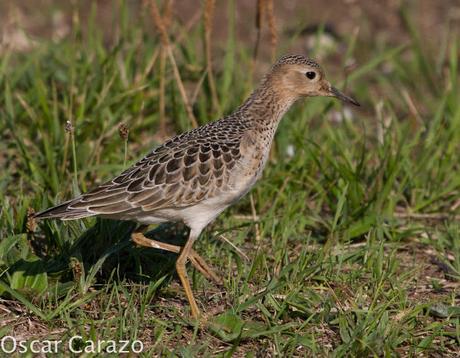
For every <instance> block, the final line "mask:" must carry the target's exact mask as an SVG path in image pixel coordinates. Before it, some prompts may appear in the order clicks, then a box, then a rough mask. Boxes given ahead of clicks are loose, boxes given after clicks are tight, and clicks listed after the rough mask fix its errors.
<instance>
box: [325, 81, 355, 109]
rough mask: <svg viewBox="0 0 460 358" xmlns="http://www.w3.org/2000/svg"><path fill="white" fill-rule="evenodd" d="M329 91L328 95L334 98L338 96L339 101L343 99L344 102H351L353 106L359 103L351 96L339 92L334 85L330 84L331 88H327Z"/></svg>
mask: <svg viewBox="0 0 460 358" xmlns="http://www.w3.org/2000/svg"><path fill="white" fill-rule="evenodd" d="M329 93H330V96H331V97H335V98H338V99H340V100H341V101H344V102H347V103H351V104H354V105H355V106H360V104H359V103H358V102H357V101H356V100H354V99H353V98H351V97H348V96H346V95H344V94H343V93H342V92H340V91H339V90H338V89H337V88H335V87H332V86H331V89H330V90H329Z"/></svg>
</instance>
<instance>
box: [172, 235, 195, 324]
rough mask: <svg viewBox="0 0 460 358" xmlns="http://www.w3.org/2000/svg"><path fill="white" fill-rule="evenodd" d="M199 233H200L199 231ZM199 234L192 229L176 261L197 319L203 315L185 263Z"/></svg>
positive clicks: (191, 308) (178, 273) (178, 272)
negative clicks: (194, 294)
mask: <svg viewBox="0 0 460 358" xmlns="http://www.w3.org/2000/svg"><path fill="white" fill-rule="evenodd" d="M198 234H199V233H198ZM198 234H196V233H194V232H193V230H191V231H190V235H189V238H188V240H187V242H186V243H185V246H184V247H183V249H182V251H181V253H180V255H179V258H178V259H177V261H176V272H177V275H178V276H179V278H180V281H181V282H182V286H183V287H184V291H185V295H186V296H187V299H188V302H189V304H190V310H191V311H192V316H193V318H195V319H198V318H199V317H200V315H201V313H200V310H199V308H198V305H197V304H196V301H195V296H193V292H192V288H191V287H190V281H189V279H188V276H187V271H186V270H185V264H186V263H187V259H188V258H189V257H190V253H191V251H192V246H193V243H194V242H195V240H196V238H197V237H198Z"/></svg>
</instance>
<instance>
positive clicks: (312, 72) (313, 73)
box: [305, 71, 316, 80]
mask: <svg viewBox="0 0 460 358" xmlns="http://www.w3.org/2000/svg"><path fill="white" fill-rule="evenodd" d="M305 76H307V78H308V79H310V80H312V79H314V78H315V77H316V72H314V71H308V72H307V73H305Z"/></svg>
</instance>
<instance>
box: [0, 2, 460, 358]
mask: <svg viewBox="0 0 460 358" xmlns="http://www.w3.org/2000/svg"><path fill="white" fill-rule="evenodd" d="M94 11H95V10H94ZM94 11H93V13H94ZM401 12H402V17H403V19H404V20H405V21H404V23H405V26H406V29H407V33H408V34H409V35H410V40H409V41H407V42H406V43H404V44H402V45H401V46H399V45H398V46H396V45H394V44H389V43H381V42H379V41H375V42H368V41H365V40H364V39H360V38H350V39H349V42H348V49H347V50H346V51H345V52H344V53H343V54H341V61H343V62H342V63H337V62H333V61H328V59H327V58H326V59H325V60H324V61H323V62H324V63H325V67H326V71H327V73H329V78H330V80H331V82H333V83H336V84H340V81H341V80H344V78H343V75H341V74H340V71H337V69H341V68H345V66H344V65H343V64H344V63H345V62H346V61H347V60H348V59H351V58H354V59H355V60H356V61H357V63H358V65H357V67H356V69H354V70H353V71H351V72H350V71H349V74H348V77H347V79H346V85H347V88H348V92H353V94H354V96H355V97H356V98H357V99H359V101H360V102H361V104H362V108H361V109H359V110H357V111H355V110H353V112H352V114H351V116H352V119H349V118H348V117H349V116H350V114H349V113H348V114H347V112H346V111H345V110H344V109H343V108H342V105H341V104H340V103H338V102H333V101H332V100H328V99H310V100H307V101H305V102H302V103H299V104H297V105H295V107H294V108H293V109H292V110H291V111H290V112H289V113H288V114H287V115H286V118H285V119H284V120H283V121H282V123H281V125H280V128H279V130H278V133H277V136H276V143H275V149H274V151H273V153H272V157H271V160H270V163H269V165H268V167H267V169H266V171H265V172H264V176H263V179H262V180H261V182H260V183H259V184H258V186H257V187H256V188H255V189H254V190H253V191H252V194H251V195H252V199H253V203H254V206H253V207H251V201H250V199H249V196H247V197H246V198H244V199H243V200H242V201H241V202H240V203H239V204H238V205H236V206H234V207H232V208H231V209H229V210H227V211H226V212H225V213H224V214H222V215H221V216H220V217H219V218H218V219H217V220H216V221H215V222H214V223H213V224H212V225H211V226H210V227H209V228H208V230H207V231H206V232H205V233H204V234H203V237H202V238H201V239H200V240H199V241H198V242H197V243H196V246H195V248H196V250H197V251H198V252H200V253H201V254H202V255H203V256H204V257H206V258H207V259H208V260H209V262H210V263H212V264H213V266H214V267H215V268H216V270H217V272H219V274H220V275H221V276H222V278H223V280H224V287H223V288H219V287H216V286H214V285H213V284H212V283H210V282H207V281H206V280H205V279H204V278H203V277H201V276H200V275H199V274H198V273H196V272H194V271H193V269H192V268H189V272H190V276H191V278H192V280H193V287H194V292H195V295H196V297H197V299H198V301H199V305H200V306H201V308H202V309H203V310H204V311H205V312H206V313H207V314H209V316H210V317H211V318H210V322H209V324H208V326H206V327H205V328H199V327H197V326H196V325H195V324H194V322H193V321H191V320H190V319H189V318H188V317H189V310H188V305H187V303H186V300H185V296H184V294H183V292H182V290H181V287H180V285H179V283H178V281H177V279H176V277H175V275H174V259H175V256H174V255H172V254H164V253H161V252H158V251H155V250H146V249H140V248H136V247H133V246H132V244H131V243H130V241H129V235H130V233H131V232H132V230H133V229H134V227H135V225H134V224H133V223H128V222H115V221H109V220H100V219H87V220H80V221H75V222H57V221H44V222H40V223H38V224H37V223H34V222H32V221H30V220H29V221H28V220H27V214H28V212H30V210H31V209H32V208H33V209H34V210H40V209H44V208H46V207H49V206H51V205H53V204H56V203H58V202H60V201H62V200H64V199H67V198H70V197H72V196H74V195H77V194H78V193H80V192H82V191H85V190H87V189H89V188H91V187H93V186H94V185H96V184H97V183H100V182H101V181H103V180H105V179H108V178H110V177H111V176H112V175H114V174H117V173H118V172H120V171H121V170H122V169H123V168H124V167H125V166H126V165H127V164H125V162H126V161H127V163H128V164H129V163H131V162H132V161H134V160H135V159H137V158H139V157H140V156H142V155H143V154H144V153H146V152H147V151H148V150H149V149H151V148H152V146H154V145H155V141H156V143H159V142H160V141H161V140H162V138H159V137H158V136H155V134H156V131H157V129H158V128H159V127H160V126H161V123H160V115H159V112H158V106H159V101H160V97H161V96H165V106H166V108H165V113H166V119H167V128H168V130H169V131H170V132H177V133H179V132H182V131H185V130H187V129H190V128H191V125H192V124H191V122H190V120H189V116H188V114H187V109H186V107H185V106H184V102H183V101H182V97H181V93H180V92H179V89H178V86H177V85H176V84H177V81H176V79H177V78H176V77H175V75H174V72H173V68H172V67H171V65H170V63H169V62H167V61H166V64H163V66H166V67H165V70H164V71H162V72H161V73H164V77H163V78H159V77H158V76H157V73H158V71H159V66H160V59H159V57H158V49H159V47H160V38H159V37H158V36H157V35H155V36H152V35H149V34H148V32H147V31H146V29H147V28H148V27H149V26H151V21H152V20H151V18H150V17H149V14H148V12H146V15H145V18H143V21H137V22H136V21H134V20H133V19H132V18H131V17H130V16H128V12H127V9H126V8H125V7H124V6H123V5H121V7H120V14H121V15H120V19H116V21H115V20H114V33H115V34H116V36H115V40H114V42H113V45H111V46H104V45H103V40H102V37H103V36H102V33H101V32H100V29H98V28H97V26H96V25H95V23H94V16H92V17H91V18H90V19H89V20H88V25H87V26H89V31H88V32H87V35H85V36H84V35H83V33H82V30H83V28H84V26H86V24H81V23H80V22H75V23H74V24H73V32H72V35H71V36H70V37H68V38H66V39H64V40H61V41H59V42H45V43H40V44H39V45H38V46H37V47H35V48H34V49H33V50H31V51H30V52H28V53H26V54H18V53H12V52H6V53H4V54H3V56H2V57H1V59H0V87H1V89H2V90H1V95H0V117H1V120H0V163H1V165H2V168H3V170H2V171H1V172H0V188H1V190H0V207H1V209H0V238H1V239H0V275H1V276H0V297H1V298H0V308H1V309H2V310H1V313H0V321H1V322H2V324H1V327H2V328H0V337H4V336H7V335H12V336H17V337H22V338H24V339H26V340H27V341H29V344H30V342H31V340H32V339H36V338H39V339H61V340H63V341H68V340H69V339H70V338H71V337H72V336H75V335H80V336H81V337H82V340H81V341H80V342H79V343H78V344H80V346H81V347H84V341H86V340H88V339H92V340H97V339H105V340H109V339H113V340H130V341H134V340H141V341H142V342H143V344H144V352H143V355H144V356H146V357H147V356H151V355H166V356H176V355H179V356H190V357H191V356H197V355H204V356H208V355H222V356H232V355H237V356H243V355H247V356H259V355H260V356H266V355H282V356H313V355H315V356H337V357H342V356H393V355H400V356H418V355H426V356H430V355H442V356H456V354H458V352H459V343H460V322H459V320H460V305H459V298H458V297H459V279H460V234H459V233H460V230H459V227H460V223H459V222H460V161H459V159H458V153H460V104H459V101H458V98H460V88H459V75H458V59H459V57H458V46H459V41H458V34H457V33H455V32H453V31H448V30H446V36H445V41H443V42H442V43H441V44H440V48H439V49H437V50H436V51H429V49H427V48H425V47H424V44H423V43H422V42H421V41H420V34H419V33H418V31H417V29H416V27H414V25H413V24H412V22H411V13H410V11H408V10H407V9H404V8H402V9H401ZM234 13H235V8H234V4H233V2H229V5H228V14H229V17H230V20H229V22H228V34H227V36H228V37H227V41H226V42H225V43H222V44H218V47H220V48H222V49H223V50H225V55H223V56H221V57H217V56H215V57H214V59H213V67H214V71H215V72H214V81H213V82H212V83H215V89H213V90H215V91H216V93H215V94H214V95H212V90H211V87H210V85H209V83H210V81H207V80H206V81H205V80H204V79H205V78H206V68H210V66H209V65H208V64H207V62H206V61H209V58H208V59H206V58H205V56H203V54H202V52H201V49H197V46H196V43H197V42H199V41H204V36H209V38H210V35H209V34H208V35H205V34H204V33H203V31H202V28H200V26H198V25H196V26H193V27H192V28H191V29H189V30H187V31H186V30H185V25H184V24H181V23H179V22H174V23H173V31H174V32H175V33H176V34H178V33H179V34H182V35H181V36H182V39H181V40H180V41H179V40H176V41H174V42H172V46H173V53H174V55H175V58H176V62H177V65H178V69H179V72H180V75H181V76H182V81H183V82H184V84H185V85H186V88H187V90H188V93H189V94H190V93H196V96H191V95H189V97H190V98H191V99H192V100H193V110H194V116H195V117H196V120H197V121H198V122H199V123H200V124H203V123H206V122H208V121H209V120H212V119H214V118H216V115H217V114H218V112H219V111H222V112H223V113H229V112H231V111H232V109H233V108H235V107H236V106H237V105H238V104H239V103H241V101H242V100H243V99H244V98H245V96H246V95H247V94H248V93H249V91H250V90H251V88H253V86H254V82H253V80H252V79H251V76H248V70H247V69H250V68H251V54H252V52H253V50H252V48H251V47H250V46H247V44H246V43H242V44H240V43H238V41H237V40H236V37H235V36H236V35H235V19H234ZM232 14H233V15H232ZM93 15H94V14H93ZM322 31H323V29H319V32H322ZM177 38H179V36H178V37H177ZM282 43H283V41H281V40H280V46H279V48H278V50H277V52H278V54H283V53H285V52H287V51H288V50H289V48H283V46H282ZM261 46H263V43H261ZM317 50H319V48H317ZM434 53H436V56H434ZM311 55H312V57H314V53H313V54H311ZM157 58H158V60H156V59H157ZM258 66H260V67H262V68H263V70H265V69H266V68H267V66H266V65H263V64H261V62H260V61H259V62H257V63H256V66H255V67H256V68H255V69H256V70H257V69H258ZM334 69H336V71H335V72H334ZM256 72H257V71H256ZM259 72H260V71H259ZM160 81H164V82H163V85H162V86H160ZM160 87H164V91H165V92H164V93H163V94H162V95H160V92H159V88H160ZM216 101H218V102H219V103H218V104H216ZM347 116H348V117H347ZM344 118H345V119H344ZM347 118H348V119H347ZM66 123H67V124H66ZM121 123H123V128H125V129H127V130H129V137H127V139H126V136H119V135H118V131H119V126H120V124H121ZM163 134H164V133H163ZM152 138H154V139H152ZM126 140H127V141H126ZM125 144H126V145H125ZM288 148H289V150H288ZM292 151H293V152H294V155H288V154H289V153H290V152H292ZM150 234H151V235H152V236H155V237H162V238H163V239H164V240H169V241H171V242H177V243H180V242H183V241H184V239H185V237H186V236H185V235H186V233H184V229H183V228H182V227H181V226H180V225H179V226H168V225H163V226H160V227H158V228H154V230H153V231H152V232H151V233H150ZM229 242H231V244H229ZM241 252H242V253H241ZM245 255H246V256H247V258H248V259H245ZM106 348H107V346H106ZM61 354H64V352H63V351H62V352H61Z"/></svg>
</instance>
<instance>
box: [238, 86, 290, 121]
mask: <svg viewBox="0 0 460 358" xmlns="http://www.w3.org/2000/svg"><path fill="white" fill-rule="evenodd" d="M296 100H297V97H294V96H290V95H289V94H287V93H283V92H281V91H279V90H277V89H276V88H275V86H274V85H273V83H272V81H271V78H270V77H265V78H264V79H263V80H262V82H261V84H260V85H259V87H258V88H257V89H256V90H254V92H253V93H252V94H251V95H250V96H249V98H248V99H247V100H246V101H245V102H244V103H243V105H242V106H241V107H240V108H239V109H238V110H239V111H240V112H242V114H243V117H244V118H245V119H246V120H248V121H250V122H251V123H252V124H253V125H255V126H263V127H267V128H273V129H275V130H276V128H277V127H278V123H279V122H280V120H281V118H282V117H283V115H284V114H285V113H286V112H287V111H288V109H289V108H290V107H291V106H292V104H293V103H294V102H295V101H296Z"/></svg>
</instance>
